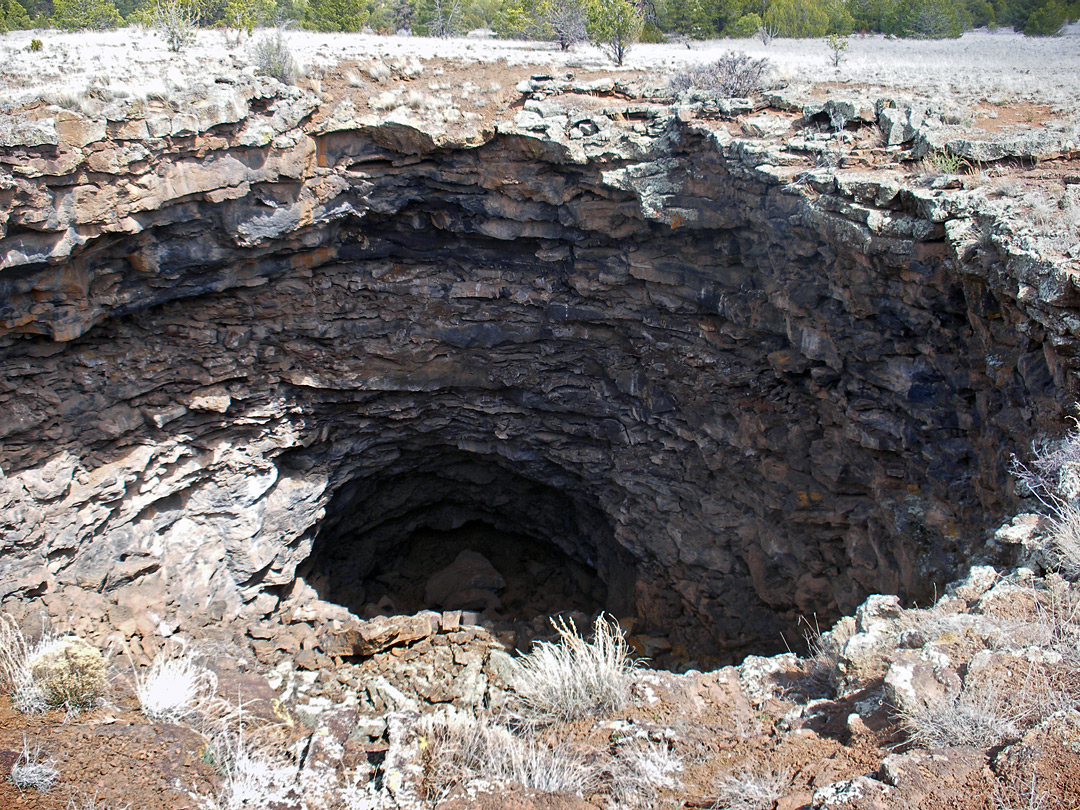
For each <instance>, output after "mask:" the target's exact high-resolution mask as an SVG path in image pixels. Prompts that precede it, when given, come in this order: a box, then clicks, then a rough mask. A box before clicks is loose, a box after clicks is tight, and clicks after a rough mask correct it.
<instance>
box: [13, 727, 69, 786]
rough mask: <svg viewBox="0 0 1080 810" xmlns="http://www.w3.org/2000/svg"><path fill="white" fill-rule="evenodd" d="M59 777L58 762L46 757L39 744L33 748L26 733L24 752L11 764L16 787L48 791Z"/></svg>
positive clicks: (24, 736)
mask: <svg viewBox="0 0 1080 810" xmlns="http://www.w3.org/2000/svg"><path fill="white" fill-rule="evenodd" d="M59 777H60V771H58V770H57V769H56V762H55V761H54V760H52V759H46V758H44V757H43V756H42V754H41V748H40V747H39V746H35V747H34V748H31V747H30V742H29V741H28V740H27V739H26V735H23V747H22V753H20V755H19V758H18V759H17V760H16V761H15V764H14V765H12V766H11V781H12V782H13V783H14V784H15V787H17V788H18V789H19V790H36V791H38V792H39V793H47V792H48V791H49V789H50V788H51V787H52V786H53V783H54V782H56V780H57V779H58V778H59Z"/></svg>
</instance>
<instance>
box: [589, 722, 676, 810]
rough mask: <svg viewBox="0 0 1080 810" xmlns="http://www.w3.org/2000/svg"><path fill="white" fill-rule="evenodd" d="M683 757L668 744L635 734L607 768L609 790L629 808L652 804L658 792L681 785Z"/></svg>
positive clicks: (619, 748) (622, 746)
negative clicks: (680, 774) (679, 775)
mask: <svg viewBox="0 0 1080 810" xmlns="http://www.w3.org/2000/svg"><path fill="white" fill-rule="evenodd" d="M682 769H683V763H682V758H681V757H679V756H678V755H677V754H675V752H674V751H672V750H671V748H669V747H668V745H667V744H666V743H663V742H651V741H649V740H647V739H641V738H639V737H634V738H632V739H630V740H628V741H625V742H622V743H620V744H619V745H618V747H617V748H616V752H615V757H614V758H613V759H612V761H611V763H610V764H609V766H608V768H607V773H608V779H609V780H610V789H609V790H610V793H611V796H612V798H614V799H615V800H616V801H617V802H618V803H619V804H621V805H624V806H629V807H636V806H641V805H645V806H648V805H651V804H652V803H653V802H654V801H655V799H656V796H657V794H658V793H659V791H661V790H674V789H676V788H678V787H679V786H680V784H681V783H680V781H679V778H678V776H677V774H678V773H680V772H681V771H682Z"/></svg>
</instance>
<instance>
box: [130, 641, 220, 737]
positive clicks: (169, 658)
mask: <svg viewBox="0 0 1080 810" xmlns="http://www.w3.org/2000/svg"><path fill="white" fill-rule="evenodd" d="M216 689H217V676H216V675H214V673H213V672H211V671H210V670H208V669H206V668H205V667H202V666H200V665H199V664H197V663H196V661H195V658H194V656H193V655H192V654H191V653H190V652H187V651H183V652H176V651H174V650H171V649H163V650H161V651H160V652H159V653H158V654H157V656H156V657H155V658H154V661H153V663H152V664H151V665H150V669H149V671H147V672H146V674H145V675H142V676H139V675H138V674H136V676H135V691H136V694H137V695H138V697H139V708H140V709H141V710H142V713H143V714H144V715H146V717H147V718H149V719H150V720H153V721H155V722H164V723H175V722H178V721H180V720H183V719H185V718H187V717H190V716H191V715H193V714H197V713H198V712H199V711H200V710H201V709H202V708H203V707H204V706H205V705H206V703H207V701H209V700H212V699H213V697H214V692H215V690H216Z"/></svg>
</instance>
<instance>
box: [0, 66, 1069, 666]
mask: <svg viewBox="0 0 1080 810" xmlns="http://www.w3.org/2000/svg"><path fill="white" fill-rule="evenodd" d="M521 89H522V92H523V93H524V94H525V104H524V108H523V109H522V110H521V111H520V112H517V113H513V112H512V111H511V112H508V113H507V114H506V120H504V121H501V122H500V123H499V124H498V125H497V126H496V127H495V128H494V129H493V130H481V129H476V130H474V131H470V132H466V133H463V134H462V133H459V134H457V135H446V134H445V133H444V134H442V135H438V134H437V133H436V134H432V133H429V132H425V131H424V129H423V127H421V126H419V125H415V126H410V125H407V124H405V123H401V122H393V121H383V122H379V121H375V120H373V119H371V118H370V117H364V116H362V115H358V114H357V113H356V112H355V110H356V108H357V105H358V102H356V101H355V100H354V99H349V98H345V99H340V100H338V101H337V102H333V103H331V102H328V103H324V104H322V105H321V106H320V102H319V100H318V99H317V98H316V97H315V96H314V95H312V94H310V93H305V92H303V91H300V90H296V89H294V88H282V87H280V86H279V85H276V83H273V82H269V81H267V82H264V83H255V84H252V85H250V86H246V87H244V88H239V89H236V88H234V89H232V90H231V91H230V93H231V94H230V95H229V96H228V99H227V101H228V103H226V102H222V103H220V104H216V105H215V104H211V103H210V102H209V101H208V102H206V103H205V104H204V105H203V106H202V107H200V108H198V109H196V110H194V111H191V110H189V111H186V112H184V111H179V112H177V111H173V112H170V111H165V110H162V111H158V112H156V113H155V112H153V111H150V112H145V111H144V112H142V113H139V112H136V111H132V110H120V111H118V112H116V113H115V114H114V117H113V118H108V117H106V120H100V121H99V120H87V119H84V118H82V117H80V116H77V115H74V114H66V115H59V116H55V117H54V118H50V119H42V120H39V121H37V122H34V125H33V126H30V125H29V124H25V125H24V126H22V129H19V127H17V126H13V125H12V126H8V127H7V129H6V130H5V133H6V134H5V135H4V138H5V141H4V144H5V145H4V148H3V150H2V152H0V217H2V223H3V224H2V228H3V231H2V235H3V239H2V241H0V252H2V257H3V262H4V263H3V270H2V272H0V330H2V334H3V337H2V338H0V357H2V360H0V362H2V364H3V366H2V367H3V369H4V374H3V377H2V380H0V439H2V442H3V444H2V451H0V459H2V464H0V467H2V477H0V525H2V527H3V529H2V531H3V534H2V541H0V542H2V546H0V548H2V552H3V555H2V557H0V583H2V584H0V590H2V593H0V597H3V598H4V600H5V604H7V605H8V606H9V607H10V606H13V605H17V604H19V603H20V600H23V603H24V604H25V600H26V599H27V598H29V597H37V596H41V597H43V598H45V599H46V602H47V603H48V604H49V605H50V608H51V609H53V610H56V611H59V610H61V609H62V608H61V606H62V605H63V604H65V597H64V594H65V593H70V594H74V593H76V592H77V591H76V590H75V589H78V590H79V591H82V592H85V591H93V592H97V593H98V594H101V595H102V597H103V598H104V601H105V602H106V603H108V604H113V605H117V606H119V607H118V608H117V610H118V611H120V612H121V613H122V612H123V606H127V607H128V608H129V609H133V608H137V609H138V610H136V611H135V612H137V613H138V612H142V613H145V611H146V609H147V608H149V610H150V615H152V616H153V617H154V620H153V622H151V625H152V626H149V627H145V628H142V627H136V626H135V624H134V623H129V624H130V626H129V628H128V629H129V630H130V631H131V633H130V634H135V633H142V634H143V635H144V636H146V635H150V634H153V633H155V632H163V631H162V630H161V628H162V627H164V628H165V629H166V631H168V632H173V631H174V630H175V628H176V627H178V626H179V627H184V628H189V629H190V628H194V627H198V626H205V625H206V624H208V623H211V622H220V621H228V620H232V619H239V620H240V621H242V622H243V623H244V624H245V626H250V625H253V624H258V623H259V622H264V621H273V620H274V618H275V617H276V616H280V615H281V613H282V611H283V610H285V609H286V608H289V606H295V604H297V603H298V601H299V602H303V601H304V600H308V601H310V600H311V599H314V598H316V596H318V595H323V596H326V595H327V594H328V593H331V592H336V593H341V592H342V590H343V589H344V590H347V589H348V588H349V587H350V583H355V584H359V583H360V582H362V581H363V578H364V577H365V576H366V575H367V574H368V573H369V572H370V571H371V570H372V568H373V566H374V564H375V562H376V560H378V559H379V558H380V557H381V556H384V555H386V554H387V553H388V552H389V551H390V550H392V549H393V548H395V547H396V545H397V544H400V543H401V542H403V541H404V540H405V539H407V538H408V537H409V536H410V534H411V533H412V532H413V531H415V530H416V529H417V528H420V527H427V528H433V529H451V528H455V527H458V526H461V525H463V524H464V523H467V522H469V521H482V522H484V523H488V524H490V525H492V526H495V527H497V528H501V529H505V530H507V531H514V532H518V533H520V534H524V535H527V536H531V537H535V538H538V539H542V540H544V541H550V542H551V543H554V544H555V545H556V546H558V547H559V548H560V549H561V550H562V551H563V552H564V553H565V554H567V555H568V556H569V557H570V558H571V559H573V560H575V561H577V562H578V563H580V564H582V565H585V566H587V567H589V568H591V569H594V570H595V571H596V572H597V574H598V575H599V577H600V579H601V580H602V581H603V582H604V583H605V585H606V588H607V595H606V598H605V600H604V602H605V606H606V607H608V608H609V609H611V610H613V611H614V612H616V613H618V614H620V615H624V616H626V615H636V616H637V617H638V618H639V619H641V620H642V621H643V623H644V627H645V628H646V629H647V630H648V631H649V632H654V633H662V634H664V635H666V636H668V637H670V638H671V639H673V640H675V641H677V642H681V643H684V644H691V645H693V648H694V649H695V650H697V651H699V652H700V653H702V654H706V653H707V654H720V655H725V656H732V655H739V654H742V653H745V652H746V651H749V650H771V649H775V648H776V647H777V646H780V645H781V644H782V641H781V635H780V634H781V632H782V631H783V632H787V634H788V637H789V638H790V637H791V636H792V631H793V630H794V629H795V628H796V626H797V623H798V619H799V617H800V616H808V615H810V614H815V613H816V614H819V615H821V616H822V617H823V618H828V617H832V616H836V615H837V614H839V613H842V612H850V611H851V610H853V609H854V607H855V606H856V605H857V604H858V603H859V602H860V600H861V599H862V598H863V597H864V596H865V595H866V594H867V593H871V592H889V593H895V594H900V595H901V596H902V597H905V598H918V597H923V596H926V595H928V594H929V593H930V592H932V589H933V588H934V586H935V584H936V583H939V582H943V581H945V580H946V579H947V578H949V577H950V576H951V575H952V574H954V573H955V572H956V570H957V569H958V568H962V567H963V566H964V565H965V564H966V562H967V561H968V560H970V559H971V558H972V557H973V556H975V555H976V554H977V553H978V552H979V549H980V548H981V544H982V541H983V538H984V535H985V528H986V527H987V526H988V525H990V524H991V523H993V522H994V521H995V520H996V519H998V518H999V517H1000V516H1001V515H1002V514H1003V513H1004V512H1005V509H1006V506H1007V503H1008V500H1009V492H1010V485H1009V483H1008V477H1007V475H1006V474H1005V471H1006V467H1007V463H1008V459H1009V456H1010V454H1011V453H1013V452H1015V451H1017V450H1020V449H1022V448H1023V447H1025V446H1026V444H1027V442H1028V440H1029V439H1030V438H1031V437H1032V436H1033V435H1036V434H1037V433H1039V432H1041V431H1043V430H1045V429H1047V427H1049V426H1053V425H1054V424H1055V423H1056V420H1058V419H1059V417H1060V413H1061V412H1062V406H1063V403H1065V402H1066V401H1068V399H1069V397H1070V396H1072V394H1073V393H1074V387H1075V386H1074V376H1073V369H1074V368H1075V362H1076V361H1075V356H1076V353H1077V342H1076V339H1075V316H1074V315H1073V308H1074V306H1075V304H1076V291H1075V287H1074V283H1073V278H1072V272H1071V270H1070V268H1069V266H1068V263H1067V262H1061V261H1058V262H1054V261H1048V260H1045V259H1042V258H1040V257H1039V256H1038V255H1035V254H1033V253H1031V252H1030V251H1025V250H1023V249H1022V245H1021V244H1020V242H1019V241H1017V240H1016V239H1015V238H1013V237H1012V236H1010V234H1009V233H1008V232H1007V230H1003V226H1002V225H1001V223H995V222H991V221H988V220H986V219H985V218H984V217H980V215H979V214H978V213H977V209H976V207H975V206H974V205H973V204H972V201H971V199H970V195H969V194H968V193H967V192H964V191H963V190H957V189H952V190H950V189H945V190H940V189H939V190H933V189H928V188H925V187H918V186H915V185H913V184H911V183H909V182H908V181H907V180H906V179H905V177H904V174H903V172H901V171H899V169H898V164H896V162H895V160H896V157H897V154H898V150H900V149H902V148H905V147H906V146H910V145H911V143H912V142H914V143H915V145H916V151H917V150H918V145H919V143H920V141H919V133H920V132H921V130H919V129H918V127H917V126H915V125H913V124H912V123H911V110H910V109H907V110H906V111H905V110H903V109H901V108H899V107H897V106H896V105H895V104H893V103H891V102H887V101H886V102H882V103H879V105H878V108H877V109H874V108H871V109H869V110H864V109H856V108H855V107H853V108H852V109H851V110H847V109H846V108H840V107H837V106H835V105H834V106H833V107H826V106H822V105H817V106H816V107H815V106H810V107H808V108H806V109H805V110H800V111H797V112H792V111H791V110H790V109H784V107H785V105H784V104H783V103H782V99H774V100H773V109H772V110H770V111H767V112H765V113H762V112H761V110H760V109H755V108H754V107H753V106H752V105H746V106H745V107H742V108H740V107H738V106H737V105H736V106H734V107H733V106H732V105H730V104H729V105H727V106H725V105H716V104H715V103H713V104H712V105H711V106H709V104H700V103H699V104H697V105H690V106H685V105H684V106H682V107H673V106H671V105H670V104H661V103H646V102H641V103H634V104H629V103H625V102H617V101H614V100H610V101H605V100H604V99H600V102H601V103H599V104H597V103H593V102H595V101H597V99H596V98H595V97H594V96H583V95H581V94H579V93H574V92H571V91H572V90H573V88H561V87H555V88H554V89H552V85H551V84H550V83H549V82H545V81H535V82H529V83H526V86H524V87H522V88H521ZM594 95H595V93H594ZM209 98H210V100H211V101H212V100H213V96H210V97H209ZM586 102H588V103H586ZM758 106H759V107H760V105H758ZM838 110H840V111H841V112H842V113H843V115H842V118H843V121H842V122H841V131H840V134H839V135H837V134H836V131H835V130H836V127H835V126H834V125H835V124H836V118H837V117H838V115H839V113H838V112H837V111H838ZM901 113H903V114H901ZM140 115H141V116H142V117H140ZM822 116H825V117H826V118H827V119H828V121H829V122H831V123H830V125H829V126H821V125H820V123H819V122H820V120H821V119H822ZM905 116H906V117H905ZM920 120H921V119H920ZM898 122H899V123H898ZM24 123H25V122H24ZM845 125H846V126H847V127H848V130H847V131H844V130H843V129H842V127H843V126H845ZM905 127H906V128H907V129H909V130H910V132H908V131H907V130H905ZM7 130H10V131H7ZM830 133H831V134H830ZM881 133H884V141H885V143H886V144H891V146H884V147H883V146H879V145H878V144H879V140H878V139H879V138H880V137H881ZM830 138H831V140H830ZM921 143H922V145H923V151H925V149H926V143H927V141H926V139H925V138H924V139H923V141H922V142H921ZM841 149H842V150H845V151H846V155H845V161H846V163H847V165H848V166H850V167H851V168H821V169H814V168H813V161H814V159H815V155H816V156H818V158H819V159H818V162H822V161H821V160H820V156H821V155H822V154H828V153H829V152H830V151H832V150H837V151H838V150H841ZM909 156H910V154H909ZM890 161H891V164H890V165H892V166H893V167H895V168H894V169H889V168H882V164H885V163H889V162H890ZM298 568H299V569H300V571H301V573H302V575H303V576H302V577H301V578H299V579H298V573H297V571H298ZM72 598H74V597H72ZM290 609H291V608H290ZM103 615H104V614H103ZM109 620H110V621H111V618H110V619H109ZM103 621H104V619H103ZM156 622H160V624H155V623H156ZM112 623H113V624H114V625H115V624H116V622H112ZM144 631H145V632H144Z"/></svg>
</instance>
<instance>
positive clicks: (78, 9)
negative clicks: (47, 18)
mask: <svg viewBox="0 0 1080 810" xmlns="http://www.w3.org/2000/svg"><path fill="white" fill-rule="evenodd" d="M123 23H124V21H123V20H122V19H120V13H119V12H118V11H117V10H116V6H114V5H113V4H112V2H111V0H54V2H53V15H52V24H53V25H54V26H56V27H57V28H59V29H61V30H63V31H83V30H87V29H89V30H93V31H103V30H106V29H109V28H116V27H118V26H120V25H123Z"/></svg>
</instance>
